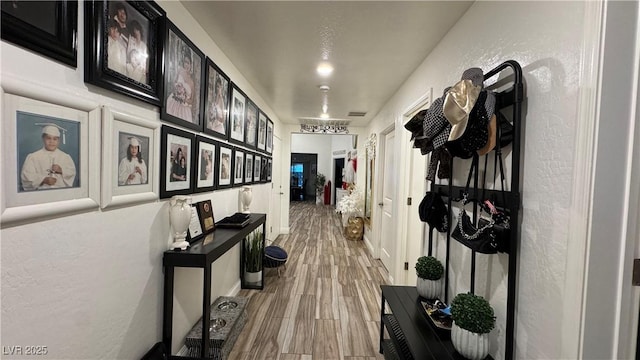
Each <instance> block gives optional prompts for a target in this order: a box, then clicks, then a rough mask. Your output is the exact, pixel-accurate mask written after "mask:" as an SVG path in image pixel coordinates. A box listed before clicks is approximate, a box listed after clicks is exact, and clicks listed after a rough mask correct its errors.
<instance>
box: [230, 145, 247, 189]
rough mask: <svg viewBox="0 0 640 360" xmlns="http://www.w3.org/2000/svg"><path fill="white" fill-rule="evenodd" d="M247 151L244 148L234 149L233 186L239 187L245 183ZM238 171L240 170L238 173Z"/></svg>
mask: <svg viewBox="0 0 640 360" xmlns="http://www.w3.org/2000/svg"><path fill="white" fill-rule="evenodd" d="M246 153H247V151H246V150H245V149H243V148H239V147H237V148H235V149H234V150H233V161H234V164H233V169H234V170H233V179H232V180H233V187H238V186H242V185H244V180H245V179H244V176H245V170H244V167H245V154H246ZM238 172H240V173H239V174H238Z"/></svg>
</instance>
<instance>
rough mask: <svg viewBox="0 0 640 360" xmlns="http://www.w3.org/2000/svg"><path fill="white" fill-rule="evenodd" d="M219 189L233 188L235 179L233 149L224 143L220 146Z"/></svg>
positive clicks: (217, 169)
mask: <svg viewBox="0 0 640 360" xmlns="http://www.w3.org/2000/svg"><path fill="white" fill-rule="evenodd" d="M216 174H217V176H216V177H217V179H218V188H229V187H231V180H232V177H233V149H232V148H231V147H230V146H228V145H226V144H223V143H219V146H218V166H217V167H216Z"/></svg>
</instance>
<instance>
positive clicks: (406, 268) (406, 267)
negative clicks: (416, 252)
mask: <svg viewBox="0 0 640 360" xmlns="http://www.w3.org/2000/svg"><path fill="white" fill-rule="evenodd" d="M404 269H405V270H409V263H408V262H405V263H404Z"/></svg>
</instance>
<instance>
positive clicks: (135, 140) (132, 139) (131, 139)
mask: <svg viewBox="0 0 640 360" xmlns="http://www.w3.org/2000/svg"><path fill="white" fill-rule="evenodd" d="M127 139H129V145H131V146H137V147H138V150H139V149H140V140H139V139H138V138H137V137H135V136H129V137H127Z"/></svg>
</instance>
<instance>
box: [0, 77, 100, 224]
mask: <svg viewBox="0 0 640 360" xmlns="http://www.w3.org/2000/svg"><path fill="white" fill-rule="evenodd" d="M1 85H2V92H1V97H2V105H3V106H2V124H1V125H0V129H1V135H0V136H1V137H2V145H1V146H2V147H3V148H2V166H0V178H1V179H2V180H1V183H0V184H2V196H1V197H0V206H1V209H0V211H1V216H0V224H1V226H2V227H3V228H4V227H7V226H12V225H17V224H20V223H25V222H29V221H36V220H41V219H44V218H48V217H56V216H61V215H64V214H67V213H74V212H79V211H83V210H91V209H97V208H98V206H99V198H100V178H99V177H98V176H95V174H98V173H99V172H100V107H99V105H98V103H96V102H94V101H91V100H87V99H82V98H80V97H78V96H77V95H76V94H71V93H65V92H62V91H60V90H59V89H58V90H56V89H48V88H45V87H44V86H41V85H32V84H30V83H26V82H24V81H22V80H18V79H13V78H11V77H9V76H7V75H4V76H3V78H2V83H1ZM89 174H93V176H89Z"/></svg>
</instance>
